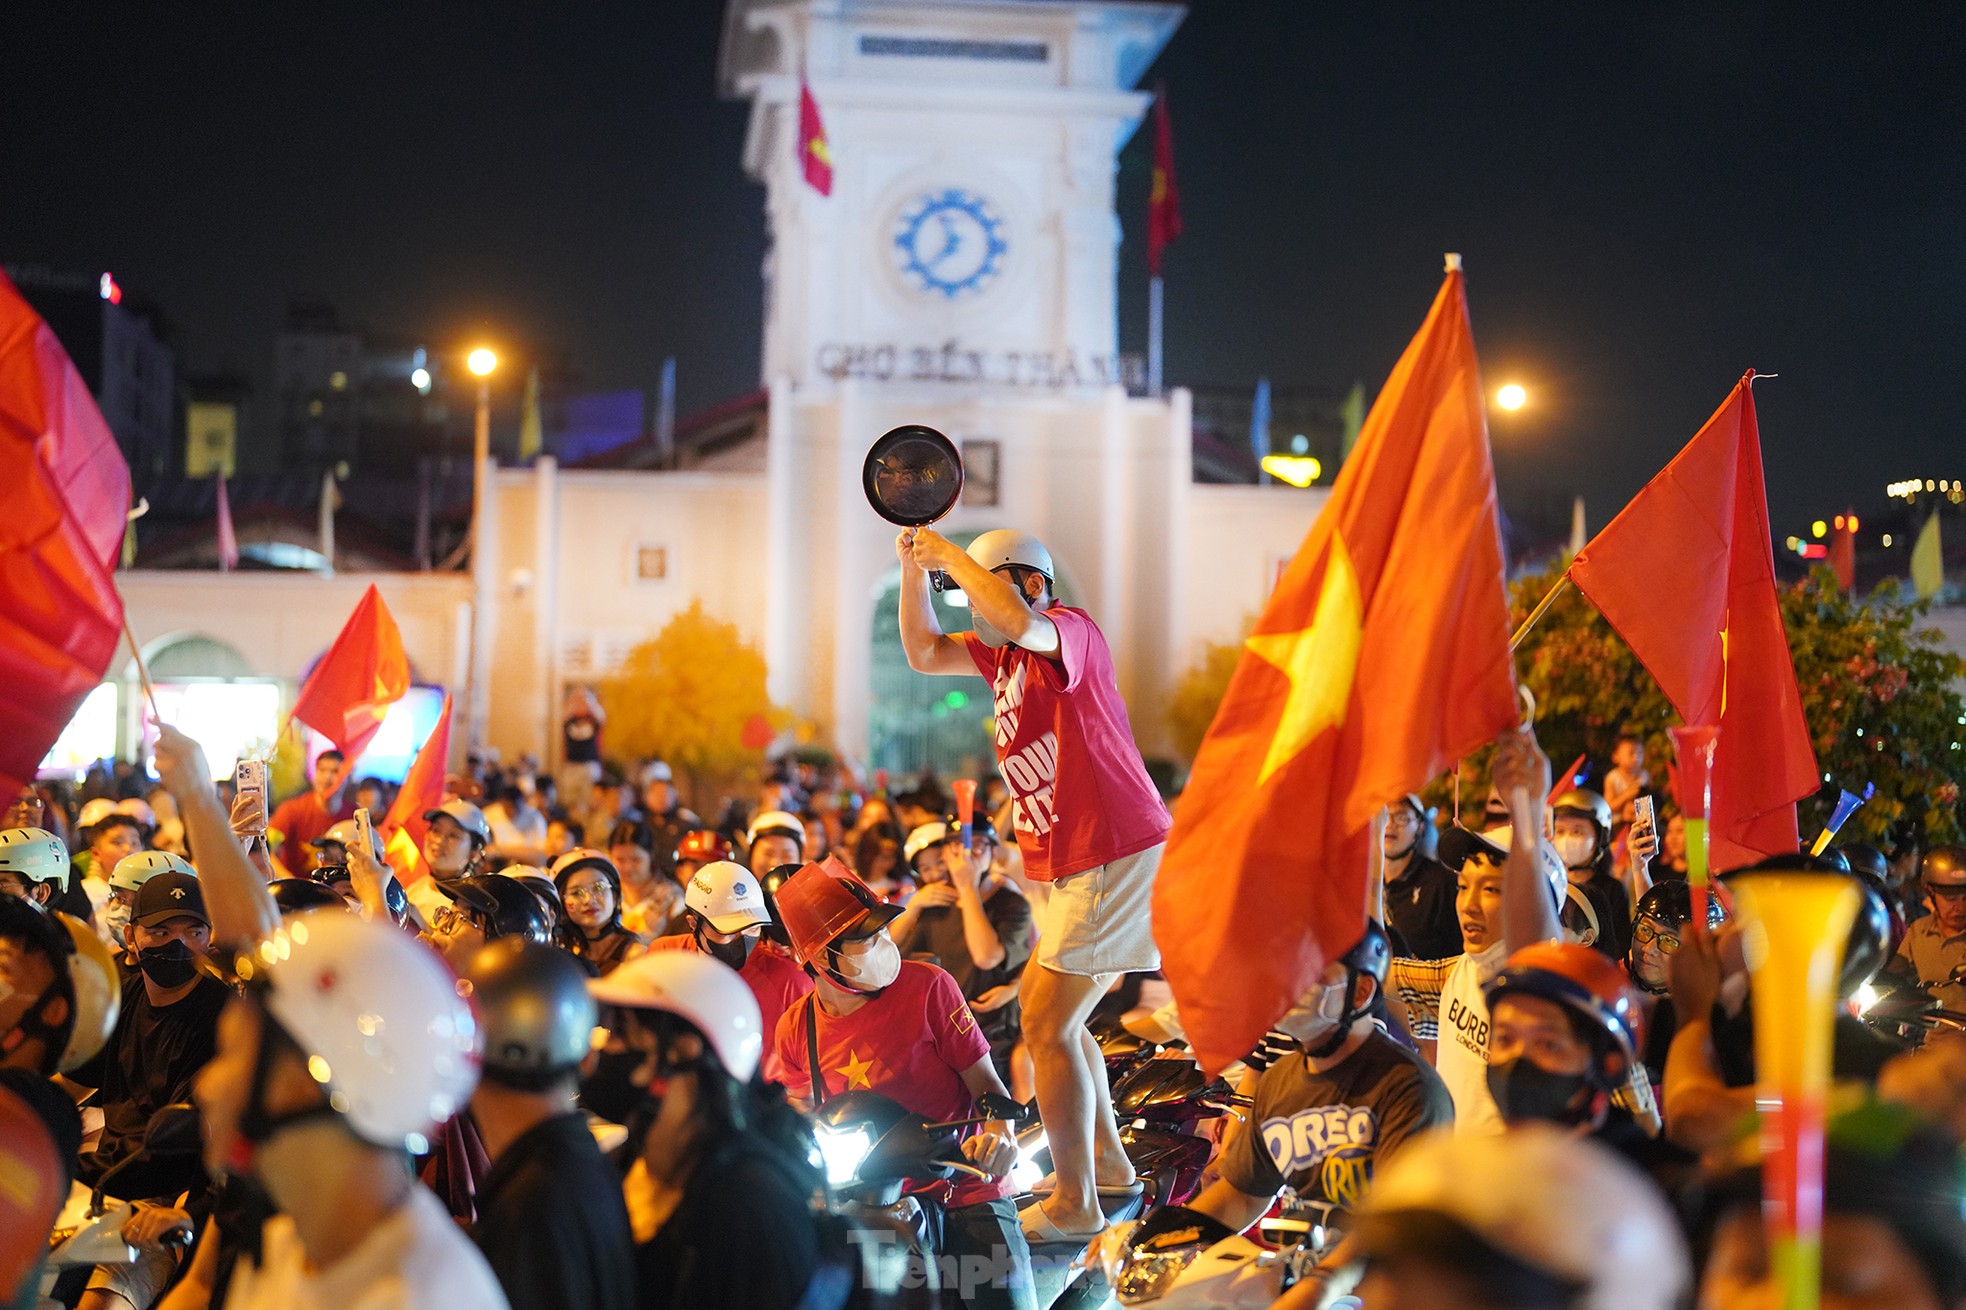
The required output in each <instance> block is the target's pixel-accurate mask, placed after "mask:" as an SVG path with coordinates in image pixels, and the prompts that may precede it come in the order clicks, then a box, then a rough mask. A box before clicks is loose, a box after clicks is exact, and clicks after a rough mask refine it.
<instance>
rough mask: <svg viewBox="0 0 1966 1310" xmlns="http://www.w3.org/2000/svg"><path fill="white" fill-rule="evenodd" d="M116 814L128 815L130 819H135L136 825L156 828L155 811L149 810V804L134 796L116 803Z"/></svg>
mask: <svg viewBox="0 0 1966 1310" xmlns="http://www.w3.org/2000/svg"><path fill="white" fill-rule="evenodd" d="M116 812H117V813H118V814H127V815H129V816H130V817H131V818H132V819H135V820H136V821H137V822H138V823H140V824H142V825H143V826H144V827H146V828H154V827H156V826H157V814H156V811H154V810H152V809H151V808H150V802H149V801H146V800H140V799H138V798H137V797H135V796H131V797H128V798H126V799H124V800H120V801H117V802H116Z"/></svg>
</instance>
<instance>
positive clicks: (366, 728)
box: [293, 583, 410, 765]
mask: <svg viewBox="0 0 1966 1310" xmlns="http://www.w3.org/2000/svg"><path fill="white" fill-rule="evenodd" d="M409 689H410V661H409V656H407V655H405V654H404V653H403V635H402V634H401V633H400V632H398V631H397V630H396V620H395V618H394V617H392V616H391V615H390V613H389V607H388V606H387V605H384V604H383V603H382V593H381V592H379V591H377V590H376V589H375V585H374V584H373V583H371V584H370V585H369V589H368V590H367V591H365V592H363V593H362V600H361V603H360V604H358V605H356V606H355V612H354V613H353V614H351V615H349V616H348V622H347V623H346V624H344V625H343V626H342V629H341V635H340V636H338V637H336V638H335V639H334V645H332V646H330V647H328V653H327V654H326V655H323V656H322V657H321V662H320V663H319V664H316V665H315V666H314V672H312V673H310V674H309V675H308V676H307V682H306V685H304V686H303V687H301V689H300V695H298V696H296V697H295V698H294V710H293V716H294V717H295V718H296V719H299V720H300V721H301V722H302V723H305V724H306V725H307V726H308V727H310V728H312V729H314V731H316V732H318V733H320V734H321V735H322V736H324V737H326V738H327V739H328V740H329V741H332V742H333V743H334V744H335V745H336V746H337V747H339V748H340V750H341V752H342V753H343V754H344V755H346V756H347V757H348V762H349V764H350V765H353V764H354V763H355V761H356V759H357V758H358V757H359V756H360V755H361V753H362V751H363V748H365V747H366V746H367V745H368V744H369V739H370V738H371V737H374V736H375V734H376V731H377V730H378V729H379V728H381V727H382V716H383V715H384V714H385V713H387V712H388V709H389V706H390V704H391V703H392V702H394V701H398V700H401V699H402V698H403V693H404V692H406V691H408V690H409Z"/></svg>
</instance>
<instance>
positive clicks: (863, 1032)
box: [772, 960, 1011, 1207]
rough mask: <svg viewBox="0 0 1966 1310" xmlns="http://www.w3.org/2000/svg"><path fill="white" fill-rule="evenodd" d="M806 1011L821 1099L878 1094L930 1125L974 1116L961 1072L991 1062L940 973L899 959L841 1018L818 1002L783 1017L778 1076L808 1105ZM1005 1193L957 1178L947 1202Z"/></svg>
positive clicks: (994, 1184) (958, 994) (1003, 1185)
mask: <svg viewBox="0 0 1966 1310" xmlns="http://www.w3.org/2000/svg"><path fill="white" fill-rule="evenodd" d="M807 1006H817V1007H818V1009H819V1076H820V1077H821V1078H824V1079H825V1080H826V1095H828V1096H838V1095H840V1094H841V1093H843V1092H848V1091H855V1090H865V1091H871V1092H879V1093H880V1094H881V1095H882V1096H885V1097H887V1098H889V1099H890V1100H892V1101H895V1102H896V1103H898V1104H899V1105H901V1106H902V1107H903V1108H904V1109H906V1110H907V1111H909V1112H910V1113H911V1114H919V1115H924V1116H926V1117H927V1119H928V1121H929V1122H930V1123H942V1122H945V1121H947V1120H950V1119H967V1118H969V1117H970V1116H972V1115H974V1114H975V1113H976V1105H975V1101H974V1098H972V1097H971V1096H970V1094H969V1088H968V1087H966V1086H964V1084H963V1080H962V1071H963V1070H965V1069H967V1068H969V1067H970V1066H971V1065H973V1064H975V1063H976V1062H977V1061H978V1060H987V1059H989V1058H990V1043H989V1042H988V1041H987V1040H985V1039H984V1036H983V1034H982V1032H981V1031H980V1030H979V1029H978V1028H977V1026H976V1016H975V1015H973V1014H971V1013H970V1011H969V1005H968V1003H967V1002H966V1001H964V1000H963V994H962V989H961V988H959V987H957V986H956V980H955V979H954V978H951V977H950V976H949V975H948V974H947V973H946V972H945V971H943V970H941V969H938V968H936V967H935V966H934V965H932V964H922V963H919V962H917V961H914V960H904V961H902V964H901V974H900V976H899V977H897V978H896V979H895V980H894V984H893V985H892V986H891V987H889V988H888V989H887V990H886V991H884V992H882V993H881V994H880V995H879V996H876V997H874V998H873V999H872V1000H870V1001H868V1002H867V1004H865V1005H863V1006H861V1007H860V1008H859V1009H858V1010H855V1011H854V1012H853V1013H852V1014H849V1015H847V1016H845V1017H844V1018H842V1017H839V1016H836V1015H831V1014H828V1013H826V1009H825V1007H824V1006H820V1005H819V1002H818V998H817V997H814V998H812V999H810V1000H808V1001H806V1002H805V1003H804V1004H800V1005H794V1006H792V1007H791V1008H790V1009H788V1010H787V1011H785V1016H784V1017H783V1018H782V1019H780V1020H779V1021H778V1037H777V1040H776V1041H775V1042H774V1043H773V1044H772V1050H773V1052H774V1053H775V1054H776V1055H777V1056H778V1064H779V1068H780V1069H782V1070H783V1071H784V1081H785V1090H786V1091H787V1092H789V1093H790V1094H791V1095H793V1096H795V1097H798V1098H800V1099H801V1100H811V1099H812V1073H811V1069H812V1065H811V1063H810V1062H808V1061H807V1059H806V1007H807ZM971 1131H972V1132H973V1131H974V1130H971ZM968 1135H969V1134H968V1133H965V1134H964V1136H968ZM1010 1191H1011V1189H1010V1179H1009V1178H1008V1177H1004V1178H992V1179H989V1180H987V1181H986V1180H983V1179H975V1178H968V1177H963V1178H960V1179H958V1181H957V1182H956V1183H955V1184H954V1186H953V1188H952V1190H951V1192H950V1194H949V1198H948V1204H949V1205H950V1206H951V1207H955V1206H963V1205H975V1204H976V1203H978V1202H980V1201H994V1200H997V1199H999V1198H1000V1197H1006V1196H1009V1195H1010Z"/></svg>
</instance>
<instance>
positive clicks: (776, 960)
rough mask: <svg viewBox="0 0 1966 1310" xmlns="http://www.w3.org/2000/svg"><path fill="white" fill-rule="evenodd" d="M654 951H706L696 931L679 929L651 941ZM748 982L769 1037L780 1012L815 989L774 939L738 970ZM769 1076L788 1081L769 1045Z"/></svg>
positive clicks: (766, 1065)
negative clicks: (698, 939) (694, 932)
mask: <svg viewBox="0 0 1966 1310" xmlns="http://www.w3.org/2000/svg"><path fill="white" fill-rule="evenodd" d="M649 949H650V950H651V951H690V952H693V953H695V954H698V955H701V954H703V953H704V952H703V949H702V948H701V947H699V946H698V945H697V944H696V936H695V934H693V933H686V932H684V933H677V934H675V935H674V936H672V937H658V938H656V939H655V940H654V941H652V942H650V943H649ZM737 976H738V977H740V978H742V979H743V980H744V985H745V986H746V987H749V988H750V989H751V995H753V996H755V997H757V998H758V1018H759V1020H760V1022H761V1023H762V1025H763V1026H762V1027H761V1028H760V1029H759V1031H760V1032H762V1033H764V1034H765V1035H766V1037H767V1039H769V1037H770V1035H771V1034H772V1033H774V1032H776V1031H778V1016H780V1015H781V1014H784V1013H785V1011H786V1010H788V1009H790V1008H791V1006H792V1003H793V1002H794V1001H796V1000H798V999H799V998H800V997H801V996H804V995H806V994H808V993H809V992H811V991H812V979H810V978H808V977H806V971H805V970H804V969H801V968H800V967H799V966H798V965H797V964H795V963H793V961H792V958H791V957H790V956H788V955H784V954H781V953H780V952H778V951H776V950H773V949H772V948H771V945H770V943H768V942H759V943H757V944H756V945H754V946H753V947H752V948H751V954H750V955H749V956H748V957H746V959H745V961H744V967H743V968H742V969H739V970H738V971H737ZM764 1069H765V1078H766V1079H767V1080H769V1081H771V1082H784V1081H785V1079H784V1077H783V1076H782V1073H781V1071H780V1069H779V1067H778V1057H777V1055H776V1053H775V1052H773V1051H772V1050H771V1049H770V1048H769V1047H767V1048H766V1050H765V1060H764Z"/></svg>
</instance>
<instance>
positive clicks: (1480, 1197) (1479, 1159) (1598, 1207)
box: [1354, 1123, 1692, 1310]
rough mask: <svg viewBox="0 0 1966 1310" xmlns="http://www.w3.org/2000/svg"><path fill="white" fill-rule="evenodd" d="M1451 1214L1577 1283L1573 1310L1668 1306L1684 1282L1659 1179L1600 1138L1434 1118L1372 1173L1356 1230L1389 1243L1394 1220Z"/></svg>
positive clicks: (1391, 1247)
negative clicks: (1432, 1126)
mask: <svg viewBox="0 0 1966 1310" xmlns="http://www.w3.org/2000/svg"><path fill="white" fill-rule="evenodd" d="M1414 1214H1431V1215H1440V1216H1444V1217H1446V1218H1448V1219H1451V1220H1454V1221H1455V1222H1457V1223H1459V1224H1460V1225H1461V1226H1462V1227H1463V1228H1465V1229H1467V1230H1468V1231H1469V1232H1471V1233H1473V1234H1474V1235H1475V1236H1476V1237H1478V1238H1480V1239H1481V1240H1482V1241H1484V1242H1486V1243H1488V1244H1489V1245H1490V1246H1492V1247H1494V1248H1495V1249H1496V1250H1498V1251H1501V1252H1502V1253H1503V1254H1504V1255H1508V1256H1511V1257H1513V1258H1515V1259H1516V1260H1520V1261H1522V1262H1523V1263H1524V1264H1527V1265H1530V1266H1531V1267H1533V1268H1536V1269H1540V1270H1544V1271H1546V1272H1548V1273H1549V1274H1551V1275H1552V1276H1553V1277H1555V1278H1557V1279H1560V1280H1563V1281H1565V1282H1573V1283H1576V1284H1578V1285H1579V1286H1581V1287H1582V1288H1583V1289H1584V1291H1583V1295H1582V1296H1581V1297H1580V1298H1579V1299H1578V1300H1577V1301H1576V1302H1575V1304H1576V1305H1577V1306H1578V1307H1579V1310H1670V1307H1673V1306H1676V1305H1678V1304H1679V1303H1680V1298H1681V1296H1682V1295H1683V1294H1684V1293H1685V1292H1686V1290H1687V1289H1688V1286H1689V1284H1690V1283H1691V1281H1692V1274H1691V1266H1690V1264H1689V1262H1688V1260H1687V1255H1686V1242H1685V1239H1684V1238H1683V1237H1682V1236H1681V1234H1680V1229H1679V1225H1678V1224H1677V1223H1676V1222H1674V1220H1673V1216H1672V1213H1671V1211H1669V1210H1668V1209H1667V1208H1666V1203H1665V1200H1664V1199H1663V1198H1662V1197H1661V1196H1660V1194H1659V1191H1658V1189H1657V1188H1656V1187H1655V1186H1653V1185H1652V1184H1651V1183H1650V1182H1648V1181H1647V1180H1646V1178H1645V1177H1644V1175H1642V1174H1640V1173H1639V1172H1638V1171H1637V1170H1636V1169H1634V1168H1632V1166H1631V1165H1629V1164H1626V1163H1625V1162H1624V1160H1622V1159H1620V1158H1619V1157H1618V1156H1616V1155H1614V1154H1612V1153H1611V1152H1610V1151H1608V1150H1606V1149H1605V1148H1603V1147H1602V1146H1599V1145H1598V1144H1597V1143H1595V1142H1592V1141H1588V1140H1585V1139H1582V1138H1579V1137H1576V1136H1573V1135H1572V1134H1571V1133H1568V1132H1566V1131H1564V1130H1562V1129H1560V1128H1558V1127H1556V1126H1555V1125H1553V1124H1541V1123H1537V1124H1522V1125H1518V1126H1514V1127H1511V1128H1510V1129H1509V1130H1508V1131H1507V1132H1504V1133H1498V1134H1493V1135H1480V1136H1474V1135H1462V1136H1457V1135H1455V1133H1454V1130H1453V1129H1451V1128H1443V1129H1439V1130H1437V1131H1435V1132H1431V1133H1429V1134H1427V1135H1426V1136H1425V1137H1422V1138H1420V1139H1419V1140H1417V1141H1414V1142H1411V1143H1408V1144H1407V1146H1406V1147H1405V1148H1404V1149H1403V1150H1401V1151H1400V1153H1399V1154H1398V1155H1397V1156H1395V1157H1394V1158H1393V1160H1392V1162H1391V1163H1390V1164H1388V1165H1387V1166H1386V1169H1385V1171H1384V1172H1383V1173H1382V1174H1380V1175H1379V1177H1378V1178H1377V1179H1375V1180H1374V1181H1373V1184H1372V1191H1371V1194H1370V1195H1369V1196H1367V1197H1366V1200H1365V1207H1364V1210H1363V1212H1362V1215H1361V1217H1360V1220H1359V1223H1358V1226H1357V1227H1356V1228H1355V1230H1354V1232H1355V1234H1356V1236H1358V1237H1359V1239H1360V1241H1361V1245H1362V1246H1363V1248H1364V1250H1365V1253H1366V1254H1367V1255H1368V1256H1374V1255H1378V1256H1384V1255H1388V1254H1395V1253H1396V1252H1397V1248H1398V1247H1399V1246H1401V1245H1403V1244H1404V1242H1405V1241H1410V1240H1411V1239H1410V1238H1408V1239H1402V1236H1401V1235H1400V1233H1399V1231H1398V1230H1399V1221H1400V1219H1401V1218H1402V1217H1404V1216H1407V1215H1414Z"/></svg>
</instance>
